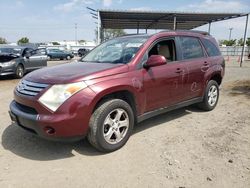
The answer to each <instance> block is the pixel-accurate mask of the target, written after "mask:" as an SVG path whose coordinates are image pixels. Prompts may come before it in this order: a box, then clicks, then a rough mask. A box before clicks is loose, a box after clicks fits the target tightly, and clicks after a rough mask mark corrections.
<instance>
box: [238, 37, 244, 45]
mask: <svg viewBox="0 0 250 188" xmlns="http://www.w3.org/2000/svg"><path fill="white" fill-rule="evenodd" d="M243 44H244V41H243V38H241V39H239V40H238V42H237V45H238V46H243Z"/></svg>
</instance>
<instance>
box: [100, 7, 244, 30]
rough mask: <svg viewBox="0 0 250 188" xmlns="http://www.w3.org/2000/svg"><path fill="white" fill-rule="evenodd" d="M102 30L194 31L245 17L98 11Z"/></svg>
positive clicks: (242, 14) (226, 14) (237, 15)
mask: <svg viewBox="0 0 250 188" xmlns="http://www.w3.org/2000/svg"><path fill="white" fill-rule="evenodd" d="M99 16H100V22H101V28H103V29H175V28H173V25H174V20H176V28H177V29H194V28H196V27H199V26H202V25H205V24H208V23H212V22H216V21H222V20H227V19H231V18H237V17H241V16H246V14H244V13H199V12H195V13H194V12H191V13H190V12H154V11H128V10H126V11H121V10H99Z"/></svg>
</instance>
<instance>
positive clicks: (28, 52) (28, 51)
mask: <svg viewBox="0 0 250 188" xmlns="http://www.w3.org/2000/svg"><path fill="white" fill-rule="evenodd" d="M32 50H33V49H31V48H25V49H24V50H23V56H27V55H31V52H32Z"/></svg>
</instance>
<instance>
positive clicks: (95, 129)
mask: <svg viewBox="0 0 250 188" xmlns="http://www.w3.org/2000/svg"><path fill="white" fill-rule="evenodd" d="M133 126H134V113H133V110H132V109H131V107H130V105H129V104H128V103H127V102H125V101H123V100H121V99H112V100H109V101H106V102H104V103H102V104H101V105H100V106H99V107H98V108H97V109H96V110H95V111H94V113H93V114H92V116H91V119H90V124H89V127H90V130H89V133H88V140H89V142H90V143H91V144H92V145H93V146H94V147H95V148H96V149H98V150H99V151H103V152H111V151H115V150H117V149H119V148H121V147H122V146H123V145H124V144H125V143H126V142H127V141H128V139H129V137H130V135H131V132H132V130H133Z"/></svg>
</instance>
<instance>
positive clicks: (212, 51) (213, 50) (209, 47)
mask: <svg viewBox="0 0 250 188" xmlns="http://www.w3.org/2000/svg"><path fill="white" fill-rule="evenodd" d="M201 41H202V44H203V46H204V47H205V49H206V51H207V54H208V56H210V57H211V56H218V55H221V53H220V50H219V49H218V48H217V47H216V46H215V44H214V43H212V42H211V41H209V40H207V39H201Z"/></svg>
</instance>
